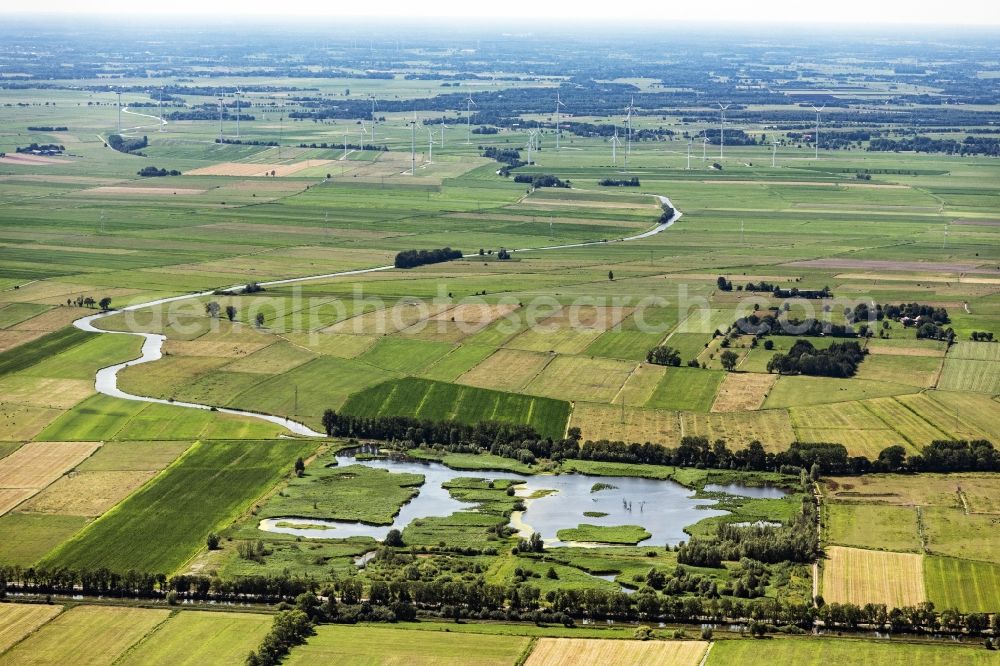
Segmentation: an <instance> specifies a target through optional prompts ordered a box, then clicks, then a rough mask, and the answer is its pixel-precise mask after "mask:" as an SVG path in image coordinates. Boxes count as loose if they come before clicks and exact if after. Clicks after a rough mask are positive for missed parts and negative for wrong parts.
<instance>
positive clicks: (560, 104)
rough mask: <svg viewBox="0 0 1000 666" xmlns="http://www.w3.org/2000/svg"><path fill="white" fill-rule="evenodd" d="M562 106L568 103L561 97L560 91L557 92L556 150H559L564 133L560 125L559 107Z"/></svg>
mask: <svg viewBox="0 0 1000 666" xmlns="http://www.w3.org/2000/svg"><path fill="white" fill-rule="evenodd" d="M561 106H566V105H565V104H563V101H562V100H561V99H559V93H556V150H559V135H560V134H562V129H561V128H560V125H559V107H561Z"/></svg>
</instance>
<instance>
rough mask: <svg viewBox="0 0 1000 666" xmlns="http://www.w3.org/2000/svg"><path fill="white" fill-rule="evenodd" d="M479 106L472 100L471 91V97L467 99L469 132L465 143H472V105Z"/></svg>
mask: <svg viewBox="0 0 1000 666" xmlns="http://www.w3.org/2000/svg"><path fill="white" fill-rule="evenodd" d="M474 106H479V105H478V104H476V103H475V102H473V101H472V93H469V99H467V100H465V120H466V124H467V125H468V134H467V138H466V139H465V145H467V146H471V145H472V107H474Z"/></svg>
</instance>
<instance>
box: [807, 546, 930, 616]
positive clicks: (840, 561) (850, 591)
mask: <svg viewBox="0 0 1000 666" xmlns="http://www.w3.org/2000/svg"><path fill="white" fill-rule="evenodd" d="M823 599H824V600H825V601H828V602H830V603H852V604H857V605H859V606H863V605H865V604H868V603H874V604H885V605H886V606H888V607H890V608H902V607H903V606H915V605H917V604H918V603H920V602H922V601H926V599H927V593H926V592H925V591H924V572H923V558H922V557H921V556H920V555H913V554H908V553H890V552H885V551H874V550H862V549H860V548H844V547H841V546H830V547H829V548H827V559H826V560H825V561H824V562H823Z"/></svg>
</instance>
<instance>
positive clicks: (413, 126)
mask: <svg viewBox="0 0 1000 666" xmlns="http://www.w3.org/2000/svg"><path fill="white" fill-rule="evenodd" d="M410 175H411V176H416V175H417V112H416V111H414V112H413V120H411V121H410Z"/></svg>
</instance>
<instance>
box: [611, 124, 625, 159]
mask: <svg viewBox="0 0 1000 666" xmlns="http://www.w3.org/2000/svg"><path fill="white" fill-rule="evenodd" d="M620 145H622V140H621V139H619V138H618V127H617V126H616V127H615V133H614V135H613V136H612V137H611V165H612V166H618V146H620Z"/></svg>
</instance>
